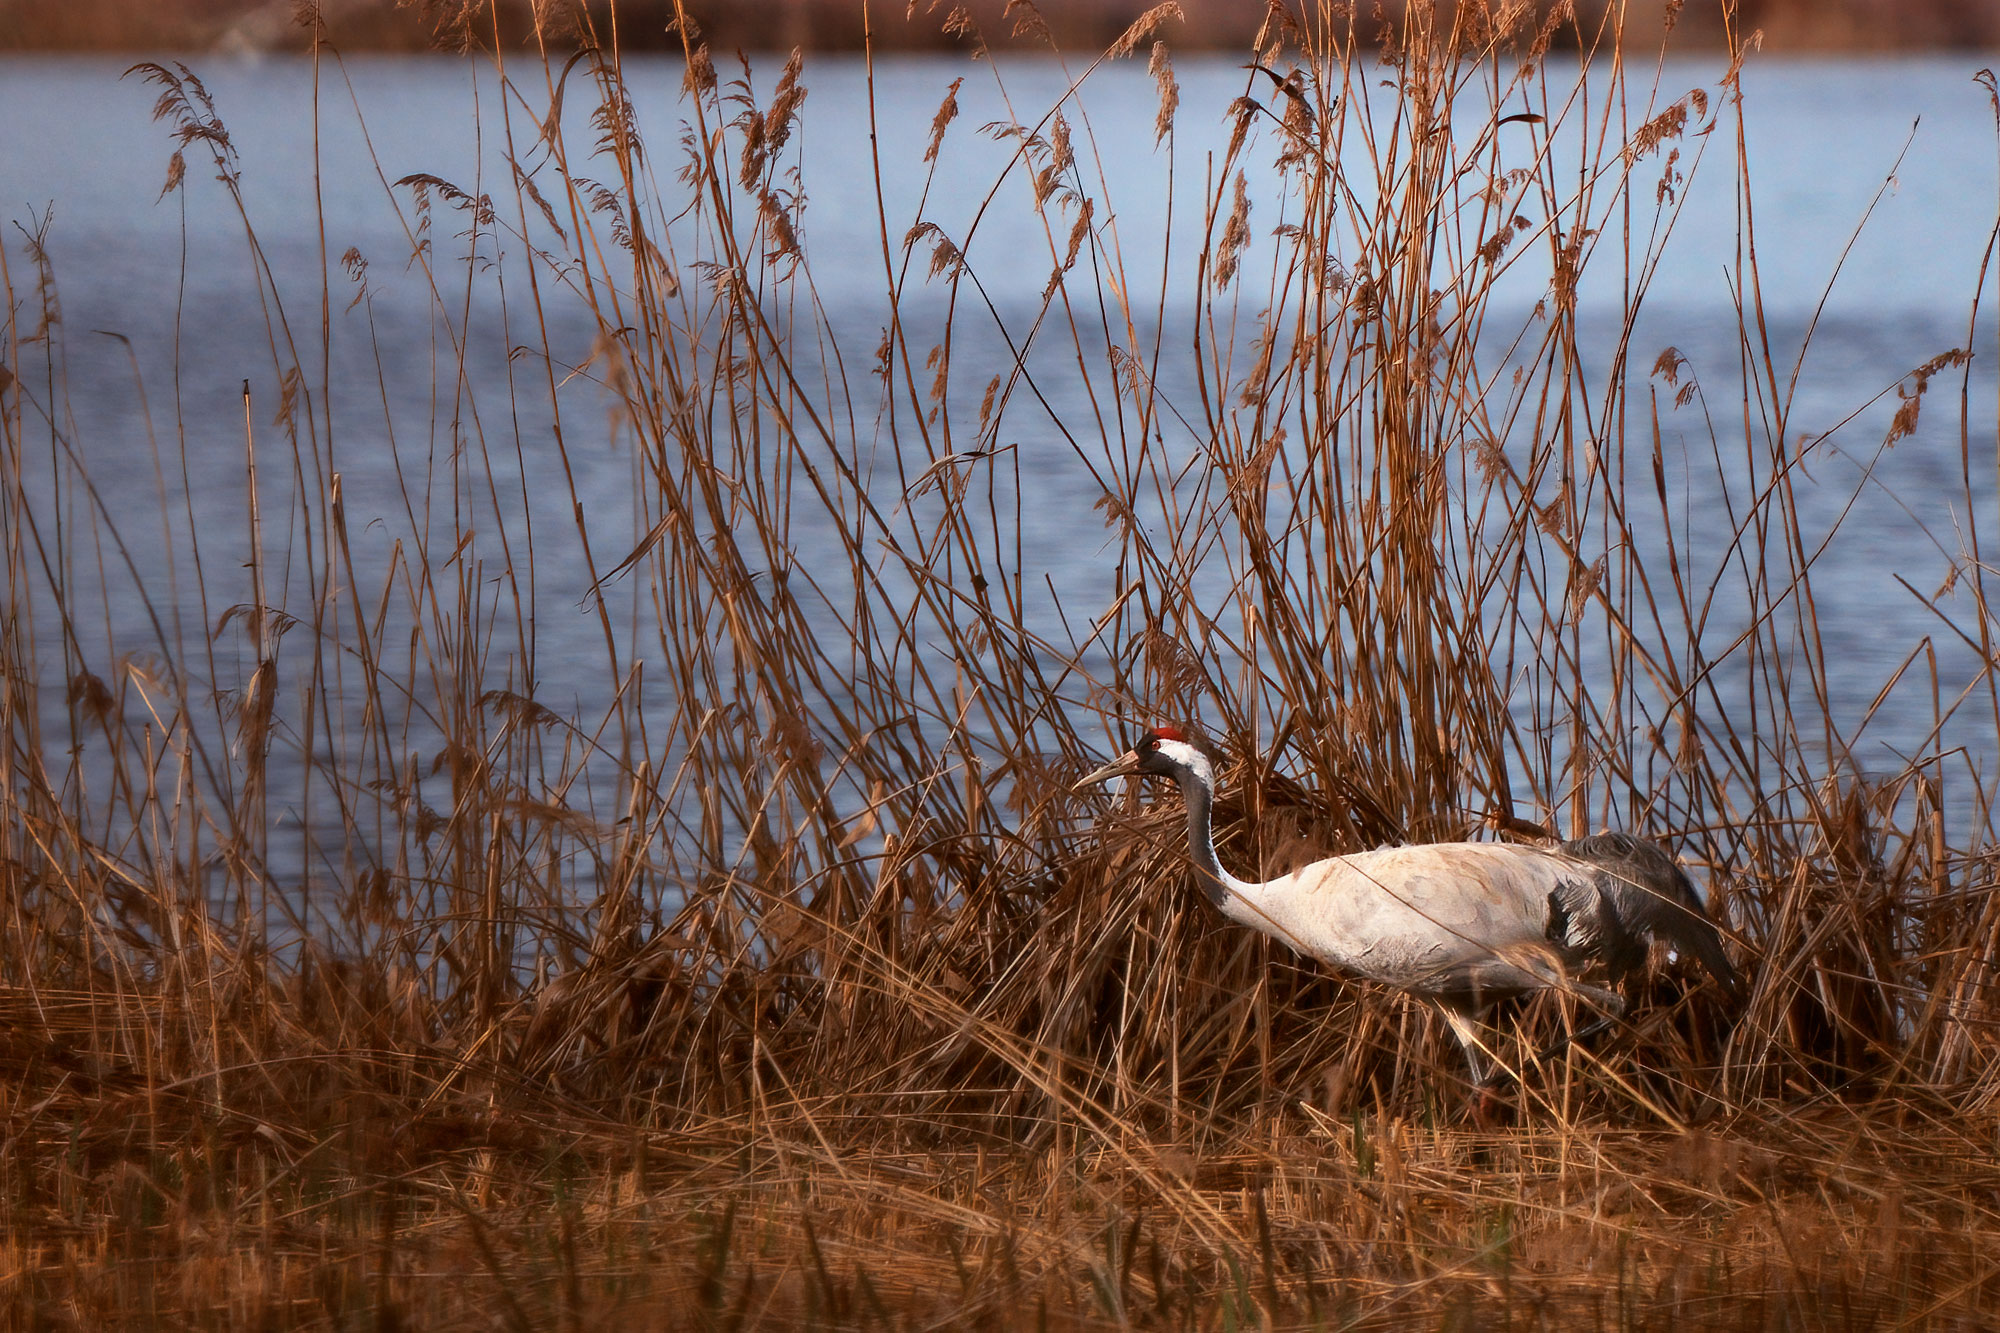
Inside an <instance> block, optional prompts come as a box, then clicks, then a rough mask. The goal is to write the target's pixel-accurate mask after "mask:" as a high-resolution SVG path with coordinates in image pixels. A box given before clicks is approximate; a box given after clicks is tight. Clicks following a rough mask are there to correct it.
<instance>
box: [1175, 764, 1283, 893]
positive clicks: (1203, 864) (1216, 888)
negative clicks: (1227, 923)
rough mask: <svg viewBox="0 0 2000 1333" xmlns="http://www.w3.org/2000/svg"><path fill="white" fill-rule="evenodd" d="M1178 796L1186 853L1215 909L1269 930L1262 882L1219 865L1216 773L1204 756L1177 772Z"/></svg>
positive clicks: (1203, 890) (1196, 876)
mask: <svg viewBox="0 0 2000 1333" xmlns="http://www.w3.org/2000/svg"><path fill="white" fill-rule="evenodd" d="M1178 776H1179V778H1180V784H1181V796H1182V797H1183V798H1184V799H1185V800H1186V802H1187V816H1188V855H1189V857H1190V858H1191V859H1192V860H1193V861H1194V873H1195V878H1196V879H1197V880H1198V881H1200V883H1201V889H1202V892H1203V893H1206V894H1207V895H1208V900H1209V901H1210V902H1212V903H1214V904H1215V906H1216V910H1217V911H1219V912H1221V913H1222V914H1223V915H1224V916H1226V917H1228V918H1229V919H1230V920H1232V921H1235V922H1239V923H1240V924H1242V925H1246V926H1254V927H1256V928H1257V929H1259V930H1263V931H1267V932H1268V931H1269V930H1270V929H1271V922H1270V919H1269V917H1268V915H1267V914H1266V913H1265V912H1264V911H1262V910H1260V909H1261V906H1262V903H1261V899H1262V896H1263V894H1262V890H1263V887H1264V886H1263V885H1261V884H1251V883H1248V882H1246V881H1244V880H1240V879H1237V878H1236V877H1235V876H1234V875H1232V874H1230V873H1229V872H1228V871H1227V870H1224V869H1223V868H1222V862H1221V861H1220V860H1218V859H1217V858H1216V855H1215V827H1214V822H1213V818H1212V814H1213V808H1214V805H1215V775H1214V772H1213V770H1211V769H1210V768H1209V766H1208V761H1207V760H1205V759H1197V760H1196V762H1195V763H1194V764H1193V765H1192V766H1188V767H1183V768H1182V769H1181V770H1180V773H1179V775H1178Z"/></svg>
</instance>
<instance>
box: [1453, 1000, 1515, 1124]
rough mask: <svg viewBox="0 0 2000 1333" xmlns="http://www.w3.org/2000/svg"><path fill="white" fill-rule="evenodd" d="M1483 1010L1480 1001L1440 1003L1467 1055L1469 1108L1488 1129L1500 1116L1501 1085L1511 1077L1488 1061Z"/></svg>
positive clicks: (1503, 1068)
mask: <svg viewBox="0 0 2000 1333" xmlns="http://www.w3.org/2000/svg"><path fill="white" fill-rule="evenodd" d="M1481 1007H1482V1006H1481V1005H1480V1004H1479V1001H1478V999H1477V998H1473V999H1471V1000H1439V1001H1438V1002H1437V1010H1438V1012H1439V1013H1441V1014H1443V1015H1444V1021H1445V1022H1447V1023H1449V1024H1450V1025H1451V1032H1452V1035H1453V1036H1454V1037H1457V1038H1458V1044H1459V1046H1460V1047H1462V1048H1463V1049H1464V1051H1465V1063H1466V1064H1467V1066H1469V1067H1470V1069H1471V1071H1472V1102H1471V1106H1470V1108H1469V1109H1470V1111H1471V1114H1472V1119H1473V1121H1474V1123H1476V1124H1478V1125H1481V1126H1485V1125H1488V1124H1491V1123H1492V1122H1493V1120H1494V1119H1495V1117H1496V1116H1497V1114H1498V1112H1499V1109H1500V1106H1501V1097H1500V1084H1501V1083H1502V1082H1504V1081H1505V1080H1506V1079H1507V1078H1508V1077H1509V1072H1510V1071H1509V1070H1508V1069H1507V1068H1506V1066H1504V1065H1502V1064H1501V1063H1500V1062H1499V1061H1497V1060H1492V1061H1489V1059H1488V1057H1489V1056H1490V1055H1491V1054H1492V1053H1491V1052H1490V1051H1489V1050H1488V1049H1487V1047H1486V1042H1485V1040H1484V1039H1483V1038H1482V1037H1481V1036H1480V1032H1479V1012H1480V1009H1481Z"/></svg>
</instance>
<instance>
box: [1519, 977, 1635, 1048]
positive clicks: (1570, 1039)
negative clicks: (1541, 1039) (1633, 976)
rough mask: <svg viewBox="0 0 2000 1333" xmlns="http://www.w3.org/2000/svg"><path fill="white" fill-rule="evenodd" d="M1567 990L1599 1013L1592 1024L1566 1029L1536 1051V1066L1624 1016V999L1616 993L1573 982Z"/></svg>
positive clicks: (1594, 1034)
mask: <svg viewBox="0 0 2000 1333" xmlns="http://www.w3.org/2000/svg"><path fill="white" fill-rule="evenodd" d="M1569 989H1570V990H1571V991H1572V992H1573V993H1575V994H1578V995H1581V996H1583V997H1584V998H1585V999H1587V1000H1590V1001H1591V1002H1592V1003H1594V1004H1596V1005H1597V1007H1598V1008H1599V1010H1601V1012H1600V1014H1599V1015H1598V1017H1597V1019H1596V1020H1595V1021H1594V1022H1590V1023H1586V1024H1584V1025H1583V1026H1582V1027H1580V1028H1575V1029H1566V1030H1565V1031H1564V1032H1563V1035H1562V1036H1560V1037H1558V1038H1557V1039H1556V1040H1554V1041H1552V1042H1550V1043H1549V1044H1548V1045H1547V1046H1546V1047H1544V1048H1543V1049H1542V1050H1540V1051H1537V1052H1536V1053H1535V1063H1537V1064H1540V1063H1541V1062H1542V1061H1544V1060H1553V1059H1554V1058H1555V1057H1556V1056H1558V1055H1561V1054H1562V1053H1563V1052H1564V1051H1566V1050H1568V1049H1569V1048H1570V1047H1571V1046H1574V1045H1575V1044H1576V1043H1577V1042H1580V1041H1583V1040H1585V1039H1586V1038H1589V1037H1594V1036H1596V1035H1597V1034H1598V1033H1600V1032H1602V1031H1604V1030H1605V1029H1606V1028H1609V1027H1611V1026H1613V1025H1614V1024H1616V1023H1617V1022H1618V1020H1619V1019H1620V1018H1623V1017H1624V1016H1625V999H1624V997H1623V996H1621V995H1619V994H1618V992H1616V991H1609V990H1605V989H1603V988H1602V987H1599V986H1584V985H1580V984H1578V983H1577V982H1574V981H1572V982H1570V983H1569Z"/></svg>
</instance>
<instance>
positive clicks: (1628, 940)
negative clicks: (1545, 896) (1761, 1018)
mask: <svg viewBox="0 0 2000 1333" xmlns="http://www.w3.org/2000/svg"><path fill="white" fill-rule="evenodd" d="M1562 850H1563V851H1564V853H1566V854H1567V855H1569V856H1572V857H1575V858H1576V859H1577V860H1579V861H1582V862H1585V863H1587V864H1589V865H1591V866H1594V867H1596V868H1597V869H1598V871H1599V872H1600V873H1599V874H1597V875H1595V876H1592V878H1594V879H1595V880H1596V881H1597V882H1596V884H1595V885H1594V886H1593V887H1594V888H1595V890H1596V894H1595V895H1594V897H1595V901H1594V902H1593V901H1589V900H1587V899H1582V898H1581V896H1580V895H1578V894H1576V893H1574V892H1572V893H1570V894H1568V895H1566V896H1565V901H1564V907H1565V909H1566V911H1567V912H1568V914H1569V916H1570V918H1571V919H1572V920H1582V919H1588V918H1589V917H1590V916H1592V915H1593V910H1594V913H1595V914H1596V915H1598V917H1599V919H1598V920H1596V921H1593V922H1591V923H1590V927H1589V929H1590V930H1591V932H1592V933H1593V934H1594V935H1596V936H1597V937H1598V940H1599V941H1600V943H1599V947H1600V948H1601V949H1603V951H1604V956H1605V960H1606V962H1607V963H1610V964H1611V966H1612V968H1613V970H1614V971H1617V970H1619V967H1618V964H1619V961H1620V955H1627V954H1628V953H1629V951H1630V950H1633V949H1643V947H1644V946H1643V943H1642V941H1641V940H1640V938H1639V937H1640V936H1643V935H1651V936H1653V937H1654V938H1656V939H1660V940H1664V941H1666V942H1667V943H1668V944H1670V945H1672V946H1673V947H1674V948H1676V949H1679V950H1681V951H1682V952H1684V953H1691V954H1693V955H1694V956H1695V957H1696V958H1699V959H1700V960H1701V964H1702V966H1703V967H1705V968H1707V969H1708V971H1709V972H1710V974H1711V975H1713V976H1714V977H1715V979H1716V980H1717V981H1719V982H1721V983H1722V986H1723V988H1724V989H1725V990H1727V991H1728V992H1729V994H1730V996H1731V997H1732V998H1735V997H1739V996H1740V995H1741V994H1742V989H1743V983H1742V980H1741V979H1740V978H1739V977H1738V976H1737V974H1736V969H1735V968H1734V967H1733V966H1731V964H1730V962H1729V957H1728V955H1727V954H1725V953H1724V952H1723V951H1722V936H1721V933H1720V932H1718V931H1717V930H1716V928H1715V923H1714V922H1713V921H1710V920H1709V919H1708V913H1707V912H1706V911H1705V910H1703V907H1702V901H1701V896H1700V895H1699V894H1698V893H1696V892H1695V887H1694V882H1693V881H1692V880H1690V879H1689V878H1688V877H1687V872H1686V871H1684V870H1682V869H1681V867H1680V863H1679V862H1677V861H1675V860H1674V858H1673V857H1672V856H1671V855H1669V854H1668V852H1667V850H1666V849H1665V848H1664V847H1661V846H1660V845H1659V844H1658V843H1653V842H1647V841H1645V840H1644V839H1641V838H1635V837H1633V836H1632V835H1631V834H1629V833H1598V834H1593V835H1592V836H1590V837H1588V838H1578V839H1576V840H1575V841H1573V842H1566V843H1564V844H1563V845H1562ZM1567 887H1568V886H1565V888H1567ZM1579 887H1581V886H1579ZM1551 898H1552V899H1553V898H1554V895H1551ZM1551 905H1552V906H1553V902H1552V904H1551ZM1634 961H1635V962H1636V961H1637V960H1636V959H1635V960H1634Z"/></svg>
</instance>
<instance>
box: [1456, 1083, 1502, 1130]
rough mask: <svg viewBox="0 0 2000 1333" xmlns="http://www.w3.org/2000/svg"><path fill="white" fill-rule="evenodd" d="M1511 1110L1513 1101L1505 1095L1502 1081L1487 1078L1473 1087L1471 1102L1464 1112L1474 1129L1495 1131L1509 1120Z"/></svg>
mask: <svg viewBox="0 0 2000 1333" xmlns="http://www.w3.org/2000/svg"><path fill="white" fill-rule="evenodd" d="M1513 1108H1514V1100H1513V1098H1511V1097H1510V1096H1508V1095H1507V1089H1506V1086H1505V1083H1504V1081H1503V1080H1501V1079H1497V1078H1487V1079H1481V1080H1480V1081H1479V1082H1478V1083H1476V1084H1474V1085H1473V1088H1472V1100H1471V1102H1470V1103H1469V1104H1468V1105H1467V1107H1466V1111H1467V1113H1468V1114H1469V1115H1470V1116H1471V1118H1472V1123H1473V1125H1474V1126H1475V1127H1476V1128H1479V1129H1497V1128H1500V1127H1501V1126H1502V1125H1504V1124H1505V1123H1506V1122H1507V1121H1508V1120H1510V1119H1511V1116H1510V1114H1509V1113H1510V1112H1511V1111H1512V1110H1513Z"/></svg>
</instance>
